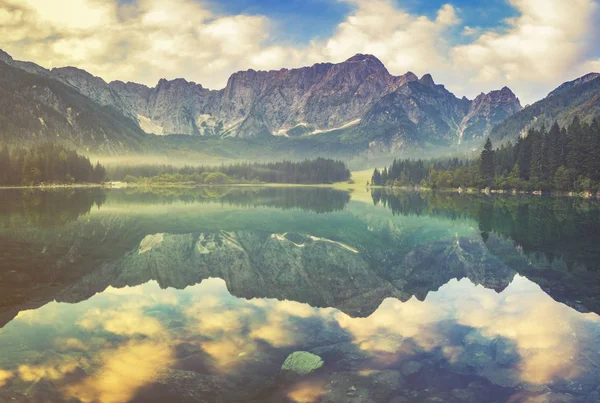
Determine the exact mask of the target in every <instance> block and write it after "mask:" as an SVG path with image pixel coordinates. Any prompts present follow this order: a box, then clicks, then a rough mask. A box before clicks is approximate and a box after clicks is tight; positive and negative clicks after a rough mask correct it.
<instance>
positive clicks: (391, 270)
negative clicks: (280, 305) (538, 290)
mask: <svg viewBox="0 0 600 403" xmlns="http://www.w3.org/2000/svg"><path fill="white" fill-rule="evenodd" d="M359 249H360V247H359ZM210 277H218V278H222V279H224V280H225V282H226V284H227V288H228V290H229V291H230V292H231V293H232V294H233V295H235V296H237V297H244V298H276V299H279V300H284V299H287V300H294V301H298V302H303V303H308V304H310V305H311V306H318V307H334V308H337V309H340V310H341V311H343V312H345V313H347V314H348V315H350V316H355V317H356V316H359V317H364V316H369V315H370V314H371V313H373V312H374V311H375V310H376V309H377V307H378V306H379V305H380V304H381V302H382V301H383V300H384V299H385V298H388V297H393V298H398V299H400V300H402V301H406V300H408V299H410V298H411V296H413V295H414V296H416V297H417V298H418V299H419V300H424V299H425V297H426V296H427V294H428V293H429V292H430V291H434V290H437V289H438V288H439V287H441V286H442V285H444V284H446V283H447V282H448V281H449V280H451V279H453V278H463V277H468V278H470V279H471V280H472V281H473V282H475V283H476V284H484V285H486V284H488V283H489V284H495V285H497V284H500V287H502V288H504V287H506V286H507V285H508V284H509V283H510V281H511V279H512V277H513V272H512V271H510V270H509V269H508V268H507V267H506V266H504V265H502V264H500V263H499V262H498V261H497V259H495V258H493V257H490V256H489V255H488V254H487V252H486V249H485V245H484V244H483V243H482V242H481V241H477V242H475V241H471V240H468V239H463V238H460V239H459V238H457V239H456V240H455V241H451V242H447V241H439V242H435V243H432V244H429V243H428V244H424V245H421V246H420V247H418V248H416V249H413V250H411V251H410V252H409V253H407V254H406V255H405V256H404V257H403V258H402V259H401V258H400V256H399V257H398V258H397V259H391V260H390V259H384V260H373V259H372V258H369V257H367V251H365V253H361V252H360V251H359V250H357V249H355V248H354V247H353V246H351V245H347V244H344V243H342V242H338V241H335V240H331V239H327V238H322V237H315V236H311V235H307V234H300V233H283V234H278V233H267V232H248V231H239V232H226V231H215V232H203V233H200V234H162V233H161V234H155V235H148V236H146V237H145V238H144V239H143V240H142V242H141V243H140V245H139V247H138V248H137V249H136V250H134V251H132V252H130V253H128V254H126V255H125V256H124V257H122V258H121V259H118V260H116V261H114V262H111V263H109V264H107V265H106V266H105V267H103V268H102V269H101V270H100V271H99V272H96V273H93V274H92V278H93V279H94V280H93V281H94V282H95V281H99V282H98V286H99V287H102V289H103V288H104V287H106V286H108V285H111V286H115V287H124V286H136V285H140V284H143V283H146V282H148V281H151V280H156V281H157V282H158V283H159V285H160V286H161V287H162V288H166V287H174V288H179V289H182V288H185V287H187V286H190V285H193V284H197V283H199V282H201V281H202V280H204V279H207V278H210ZM82 284H89V282H88V281H85V279H84V281H83V282H82ZM76 289H77V286H75V287H74V288H72V289H71V291H72V292H74V293H75V295H77V294H79V293H77V292H76ZM65 297H66V296H65Z"/></svg>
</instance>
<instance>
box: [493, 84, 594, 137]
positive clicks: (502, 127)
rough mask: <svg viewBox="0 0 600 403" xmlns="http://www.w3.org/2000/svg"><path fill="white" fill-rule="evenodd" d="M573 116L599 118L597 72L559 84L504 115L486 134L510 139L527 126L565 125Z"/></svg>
mask: <svg viewBox="0 0 600 403" xmlns="http://www.w3.org/2000/svg"><path fill="white" fill-rule="evenodd" d="M575 116H578V117H579V118H580V119H582V120H583V121H586V122H589V121H591V120H592V119H594V118H597V117H600V74H598V73H589V74H586V75H584V76H583V77H579V78H577V79H575V80H573V81H568V82H566V83H564V84H562V85H560V86H559V87H558V88H556V89H555V90H554V91H552V92H550V93H549V94H548V96H547V97H546V98H544V99H542V100H540V101H538V102H536V103H534V104H532V105H529V106H527V107H525V108H524V109H523V110H521V111H519V112H518V113H515V114H514V115H512V116H510V117H507V118H506V119H505V120H504V121H503V122H501V123H500V124H499V125H498V126H496V127H495V128H494V129H493V130H492V131H491V133H490V137H491V138H492V139H493V140H496V141H503V140H514V139H516V138H517V137H518V136H524V135H525V134H526V133H527V131H528V129H530V128H536V129H539V128H541V127H542V126H546V128H549V127H550V126H552V124H554V122H557V123H558V124H559V125H560V126H561V127H564V126H567V125H569V124H570V123H571V122H572V121H573V118H574V117H575Z"/></svg>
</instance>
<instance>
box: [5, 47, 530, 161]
mask: <svg viewBox="0 0 600 403" xmlns="http://www.w3.org/2000/svg"><path fill="white" fill-rule="evenodd" d="M0 60H1V61H4V62H5V63H7V64H9V65H10V66H12V67H16V68H18V69H21V70H24V71H26V72H28V73H31V74H35V75H38V76H42V77H45V78H48V79H54V80H58V81H61V82H62V83H64V84H66V85H68V86H70V87H72V88H75V89H77V91H79V92H80V93H81V94H82V95H85V96H86V97H88V98H90V99H91V100H92V101H94V102H96V103H97V104H99V105H102V106H104V107H109V108H112V109H114V110H115V111H117V112H119V113H120V114H122V115H123V116H124V117H125V118H126V119H130V120H131V121H133V122H134V123H135V124H136V125H137V126H138V127H139V129H141V130H143V131H144V132H146V133H151V134H157V135H167V134H186V135H192V136H214V137H217V138H223V137H240V138H261V139H262V138H266V139H268V138H271V137H272V136H277V137H288V138H299V137H302V138H309V137H316V136H318V138H319V140H318V141H321V142H325V143H328V142H329V143H331V142H335V143H339V144H340V146H341V147H342V148H343V147H344V146H345V145H347V144H350V145H353V146H354V148H355V149H356V150H362V151H382V152H393V151H398V150H403V149H407V148H410V147H419V148H424V147H427V146H428V145H441V146H448V145H454V144H460V143H462V142H464V141H471V140H474V139H475V140H476V139H481V138H483V137H485V136H487V135H488V134H489V133H490V132H491V130H492V128H493V127H494V126H495V125H496V124H498V123H500V122H501V121H502V120H504V119H505V118H507V117H508V116H511V115H513V114H514V113H516V112H518V111H520V110H521V109H522V108H521V105H520V102H519V100H518V98H517V97H516V96H515V95H514V94H513V93H512V91H511V90H510V89H508V88H506V87H505V88H503V89H502V90H499V91H492V92H490V93H488V94H481V95H480V96H478V97H477V98H476V99H475V100H473V101H471V100H468V99H467V98H464V97H463V98H461V99H459V98H457V97H456V96H454V94H452V93H451V92H449V91H447V90H446V89H445V87H444V86H443V85H437V84H435V82H434V80H433V78H432V77H431V75H429V74H426V75H424V76H423V77H422V78H421V79H419V78H418V77H417V76H416V75H415V74H413V73H411V72H408V73H406V74H404V75H401V76H394V75H392V74H390V73H389V72H388V71H387V69H386V68H385V66H384V65H383V63H382V62H381V61H379V60H378V59H377V58H376V57H374V56H372V55H363V54H357V55H355V56H353V57H351V58H349V59H348V60H346V61H344V62H342V63H337V64H333V63H319V64H315V65H313V66H310V67H302V68H297V69H281V70H272V71H254V70H247V71H241V72H237V73H234V74H232V75H231V77H230V78H229V80H228V82H227V85H226V87H225V88H223V89H221V90H209V89H206V88H204V87H203V86H202V85H200V84H196V83H194V82H188V81H186V80H185V79H175V80H166V79H161V80H160V81H159V82H158V84H157V85H156V86H155V87H152V88H151V87H148V86H145V85H142V84H136V83H131V82H128V83H124V82H121V81H113V82H110V83H106V82H105V81H104V80H103V79H101V78H99V77H95V76H93V75H91V74H90V73H88V72H86V71H84V70H81V69H77V68H75V67H63V68H54V69H52V70H47V69H44V68H43V67H40V66H37V65H35V64H34V63H29V62H20V61H15V60H13V59H12V57H10V56H9V55H8V54H6V53H4V52H2V53H0Z"/></svg>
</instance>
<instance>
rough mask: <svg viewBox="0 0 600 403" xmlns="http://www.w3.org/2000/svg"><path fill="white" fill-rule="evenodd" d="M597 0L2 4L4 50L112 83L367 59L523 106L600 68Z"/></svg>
mask: <svg viewBox="0 0 600 403" xmlns="http://www.w3.org/2000/svg"><path fill="white" fill-rule="evenodd" d="M599 8H600V7H599V4H598V1H597V0H571V1H568V2H567V1H564V0H490V1H486V2H476V1H472V0H454V1H452V0H446V1H443V0H433V1H425V0H289V1H285V2H281V1H276V0H228V1H217V0H205V1H198V0H0V48H2V49H4V50H5V51H7V52H8V53H10V54H11V55H12V56H13V57H15V58H17V59H21V60H30V61H33V62H36V63H38V64H40V65H42V66H44V67H48V68H50V67H60V66H65V65H73V66H77V67H80V68H83V69H85V70H87V71H89V72H91V73H92V74H94V75H98V76H100V77H102V78H104V79H105V80H107V81H111V80H117V79H118V80H123V81H135V82H141V83H144V84H147V85H155V84H156V82H157V81H158V80H159V79H160V78H163V77H164V78H168V79H173V78H177V77H183V78H186V79H187V80H190V81H195V82H198V83H200V84H202V85H204V86H205V87H208V88H214V89H218V88H222V87H223V86H224V85H225V84H226V82H227V78H228V77H229V75H230V74H231V73H233V72H235V71H238V70H245V69H248V68H254V69H279V68H282V67H299V66H304V65H310V64H313V63H316V62H323V61H331V62H340V61H343V60H345V59H347V58H349V57H350V56H352V55H354V54H356V53H370V54H374V55H375V56H377V57H378V58H379V59H381V60H382V61H383V63H384V64H385V65H386V67H387V68H388V69H389V70H390V72H391V73H393V74H403V73H405V72H407V71H413V72H414V73H416V74H417V75H419V76H420V75H422V74H425V73H431V74H433V77H434V79H435V80H436V82H438V83H443V84H445V85H446V87H447V88H448V89H450V90H451V91H453V92H454V93H455V94H456V95H457V96H459V97H460V96H462V95H466V96H467V97H474V96H476V95H477V94H478V93H480V92H487V91H490V90H492V89H499V88H501V87H502V86H504V85H507V86H509V87H511V89H513V91H514V92H515V93H516V94H517V95H518V96H519V97H520V98H521V100H522V102H523V104H526V103H531V102H534V101H536V100H538V99H539V98H541V97H543V96H545V95H546V94H547V93H548V92H549V91H551V90H552V89H553V88H555V87H557V86H558V85H559V84H560V83H562V82H563V81H566V80H571V79H574V78H576V77H578V76H581V75H583V74H585V73H588V72H591V71H599V70H600V45H598V43H600V41H599V39H600V28H599V27H598V24H597V22H598V21H600V14H599Z"/></svg>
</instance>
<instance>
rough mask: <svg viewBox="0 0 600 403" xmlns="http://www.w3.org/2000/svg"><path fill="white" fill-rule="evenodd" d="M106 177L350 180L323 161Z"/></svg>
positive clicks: (117, 170)
mask: <svg viewBox="0 0 600 403" xmlns="http://www.w3.org/2000/svg"><path fill="white" fill-rule="evenodd" d="M109 174H110V177H111V179H113V180H119V181H127V182H135V181H139V180H140V178H152V179H153V181H154V182H187V181H190V182H196V183H228V182H229V183H231V182H237V183H252V182H255V183H260V182H263V183H294V184H318V183H335V182H343V181H347V180H349V179H350V171H349V170H348V168H347V166H346V164H345V163H344V162H342V161H334V160H332V159H326V158H317V159H314V160H304V161H300V162H293V161H281V162H269V163H237V164H232V165H222V166H218V167H211V166H184V167H175V166H173V165H138V166H114V167H110V168H109ZM219 174H220V175H219Z"/></svg>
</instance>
